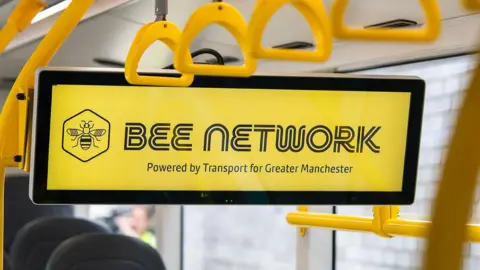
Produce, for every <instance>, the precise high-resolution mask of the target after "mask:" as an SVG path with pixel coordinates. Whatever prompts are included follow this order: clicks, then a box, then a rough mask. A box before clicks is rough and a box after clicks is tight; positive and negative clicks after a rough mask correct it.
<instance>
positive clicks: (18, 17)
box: [0, 0, 47, 54]
mask: <svg viewBox="0 0 480 270" xmlns="http://www.w3.org/2000/svg"><path fill="white" fill-rule="evenodd" d="M46 6H47V4H45V3H44V2H42V1H40V0H21V1H20V2H19V3H18V4H17V6H16V7H15V9H14V10H13V11H12V13H11V14H10V16H9V17H8V19H7V23H6V24H5V26H4V27H3V28H2V30H1V31H0V54H1V53H2V52H3V51H4V50H5V48H6V47H7V45H8V44H9V43H10V42H11V41H12V40H13V39H14V38H15V36H16V35H17V33H18V32H22V31H23V30H24V29H25V28H27V26H28V25H30V22H31V21H32V20H33V18H35V16H36V15H37V14H38V13H39V12H40V11H41V10H42V9H44V8H45V7H46Z"/></svg>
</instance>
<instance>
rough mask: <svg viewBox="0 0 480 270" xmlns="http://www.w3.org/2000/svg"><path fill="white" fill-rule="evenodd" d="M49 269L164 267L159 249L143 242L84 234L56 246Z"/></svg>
mask: <svg viewBox="0 0 480 270" xmlns="http://www.w3.org/2000/svg"><path fill="white" fill-rule="evenodd" d="M46 269H47V270H105V269H115V270H165V265H164V263H163V260H162V258H161V256H160V254H158V252H157V251H156V250H155V249H153V248H152V247H150V246H149V245H148V244H146V243H144V242H143V241H141V240H139V239H136V238H132V237H128V236H125V235H120V234H98V233H97V234H84V235H79V236H75V237H72V238H70V239H68V240H66V241H65V242H63V243H62V244H61V245H60V246H58V247H57V249H55V251H54V252H53V254H52V256H51V257H50V260H49V261H48V264H47V268H46Z"/></svg>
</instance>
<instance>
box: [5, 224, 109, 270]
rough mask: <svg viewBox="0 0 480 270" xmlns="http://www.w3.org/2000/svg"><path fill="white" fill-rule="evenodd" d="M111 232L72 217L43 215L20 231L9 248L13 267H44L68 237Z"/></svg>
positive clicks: (36, 269) (30, 269) (27, 269)
mask: <svg viewBox="0 0 480 270" xmlns="http://www.w3.org/2000/svg"><path fill="white" fill-rule="evenodd" d="M94 232H101V233H109V231H108V230H107V229H106V228H105V227H103V226H101V225H100V224H97V223H94V222H91V221H89V220H85V219H77V218H71V217H49V218H40V219H36V220H34V221H31V222H29V223H27V224H26V225H25V226H23V227H22V228H21V229H20V230H19V231H18V233H17V236H16V237H15V240H14V242H13V244H12V247H11V250H10V254H9V255H10V256H9V257H10V258H9V260H10V269H11V270H45V267H46V265H47V261H48V259H49V258H50V255H51V254H52V252H53V251H54V250H55V248H56V247H57V246H58V245H60V244H61V243H62V242H63V241H65V240H66V239H68V238H70V237H72V236H76V235H81V234H85V233H94Z"/></svg>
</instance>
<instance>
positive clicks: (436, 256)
mask: <svg viewBox="0 0 480 270" xmlns="http://www.w3.org/2000/svg"><path fill="white" fill-rule="evenodd" d="M479 60H480V59H479ZM465 94H466V97H465V102H464V105H463V107H462V109H461V111H460V114H459V118H458V122H457V128H456V130H455V133H454V135H453V139H452V142H451V144H450V149H449V151H448V156H447V160H446V164H445V167H444V170H443V177H442V180H441V182H440V188H439V191H438V194H437V200H436V202H435V205H434V209H433V217H432V227H431V229H430V232H429V241H428V248H427V252H426V259H425V268H424V269H426V270H459V269H461V266H462V262H463V260H462V248H463V241H464V240H465V237H466V224H467V222H468V219H469V216H470V213H471V208H472V203H473V199H474V192H475V186H476V180H477V175H478V165H479V161H480V142H479V141H478V136H479V134H480V124H479V122H478V117H479V115H480V62H479V64H478V67H477V69H476V71H475V73H474V78H473V81H472V83H471V86H470V87H469V89H467V91H466V93H465Z"/></svg>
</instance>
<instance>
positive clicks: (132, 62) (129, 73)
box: [125, 21, 193, 87]
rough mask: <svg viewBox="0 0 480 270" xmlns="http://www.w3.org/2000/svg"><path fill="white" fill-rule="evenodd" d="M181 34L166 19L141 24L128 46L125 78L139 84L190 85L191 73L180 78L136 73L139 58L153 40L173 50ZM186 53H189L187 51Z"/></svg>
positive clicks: (191, 80) (178, 29) (176, 27)
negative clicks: (130, 44)
mask: <svg viewBox="0 0 480 270" xmlns="http://www.w3.org/2000/svg"><path fill="white" fill-rule="evenodd" d="M181 34H182V31H181V30H180V28H178V26H176V25H175V24H173V23H171V22H168V21H158V22H154V23H149V24H146V25H144V26H142V28H140V30H139V31H138V32H137V35H136V36H135V39H134V40H133V43H132V46H131V47H130V51H129V52H128V56H127V61H126V64H125V78H126V79H127V81H128V82H129V83H131V84H139V85H157V86H184V87H188V86H190V85H191V84H192V82H193V74H185V73H184V74H182V76H181V77H180V78H176V77H158V76H141V75H139V74H138V73H137V68H138V64H139V63H140V59H141V58H142V55H143V54H144V53H145V51H146V50H147V48H148V47H150V45H152V44H153V43H154V42H155V41H161V42H163V43H165V44H166V45H167V46H168V47H169V48H170V49H171V50H172V51H173V52H175V50H176V47H177V43H178V41H179V39H180V35H181ZM186 53H188V54H190V52H188V51H187V52H186ZM190 60H191V58H190ZM187 61H188V59H187ZM191 61H192V60H191Z"/></svg>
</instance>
